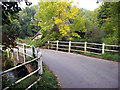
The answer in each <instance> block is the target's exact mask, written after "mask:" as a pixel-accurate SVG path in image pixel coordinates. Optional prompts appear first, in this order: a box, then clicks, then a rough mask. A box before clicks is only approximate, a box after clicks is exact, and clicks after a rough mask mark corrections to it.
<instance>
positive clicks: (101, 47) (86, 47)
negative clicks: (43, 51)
mask: <svg viewBox="0 0 120 90" xmlns="http://www.w3.org/2000/svg"><path fill="white" fill-rule="evenodd" d="M48 42H49V43H48V44H51V45H55V46H56V47H54V48H56V50H58V49H64V50H68V52H70V51H78V52H85V53H93V54H97V55H101V54H104V53H105V51H106V52H118V50H109V49H105V47H117V48H118V47H120V46H118V45H107V44H104V43H103V44H100V43H89V42H71V41H69V42H68V41H48ZM50 42H51V43H50ZM53 42H54V43H56V44H52V43H53ZM58 42H59V43H58ZM61 44H62V45H61ZM78 45H79V46H78ZM83 45H84V46H83ZM89 45H92V47H90V46H89ZM59 46H64V47H68V48H61V47H59ZM93 46H97V47H99V48H96V47H93ZM48 47H49V46H48ZM71 47H72V49H71ZM51 48H53V47H51ZM73 48H76V50H75V49H73ZM78 48H83V49H84V50H78ZM48 49H49V48H48ZM91 50H98V51H99V52H100V51H101V53H96V52H91Z"/></svg>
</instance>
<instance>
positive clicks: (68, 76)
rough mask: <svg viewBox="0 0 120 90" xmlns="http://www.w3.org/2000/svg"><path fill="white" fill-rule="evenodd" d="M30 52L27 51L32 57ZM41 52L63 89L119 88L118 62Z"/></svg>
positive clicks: (54, 52)
mask: <svg viewBox="0 0 120 90" xmlns="http://www.w3.org/2000/svg"><path fill="white" fill-rule="evenodd" d="M20 50H21V49H20ZM30 51H31V50H30V49H27V53H28V54H30V55H31V52H30ZM41 52H42V55H43V56H42V60H43V62H44V63H45V64H46V65H47V66H48V67H49V69H50V70H52V71H53V73H54V74H56V75H57V76H58V78H59V81H60V82H61V86H62V88H118V63H117V62H113V61H107V60H103V59H98V58H93V57H88V56H84V55H78V54H77V55H76V54H72V53H66V52H60V51H53V50H47V49H41Z"/></svg>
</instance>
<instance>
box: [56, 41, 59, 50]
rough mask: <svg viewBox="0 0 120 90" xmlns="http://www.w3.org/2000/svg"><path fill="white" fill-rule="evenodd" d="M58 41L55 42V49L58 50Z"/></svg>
mask: <svg viewBox="0 0 120 90" xmlns="http://www.w3.org/2000/svg"><path fill="white" fill-rule="evenodd" d="M58 42H59V41H57V43H56V50H57V51H58Z"/></svg>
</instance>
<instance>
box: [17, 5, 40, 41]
mask: <svg viewBox="0 0 120 90" xmlns="http://www.w3.org/2000/svg"><path fill="white" fill-rule="evenodd" d="M36 8H37V6H31V7H25V9H23V10H22V11H21V12H20V13H19V18H18V21H19V22H20V26H21V31H20V34H19V37H20V38H22V39H24V38H25V37H31V36H34V35H35V34H36V33H37V32H38V31H39V30H40V26H38V24H37V23H36V22H38V21H37V19H35V18H34V15H35V13H36Z"/></svg>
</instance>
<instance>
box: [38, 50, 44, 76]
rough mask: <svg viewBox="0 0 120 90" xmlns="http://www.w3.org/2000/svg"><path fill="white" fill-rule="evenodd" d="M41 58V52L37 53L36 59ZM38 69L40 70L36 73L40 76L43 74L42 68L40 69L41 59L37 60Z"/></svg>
mask: <svg viewBox="0 0 120 90" xmlns="http://www.w3.org/2000/svg"><path fill="white" fill-rule="evenodd" d="M40 56H41V52H39V53H38V57H40ZM38 68H40V70H39V71H38V74H40V75H41V74H42V73H43V68H42V59H41V58H40V59H38Z"/></svg>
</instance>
